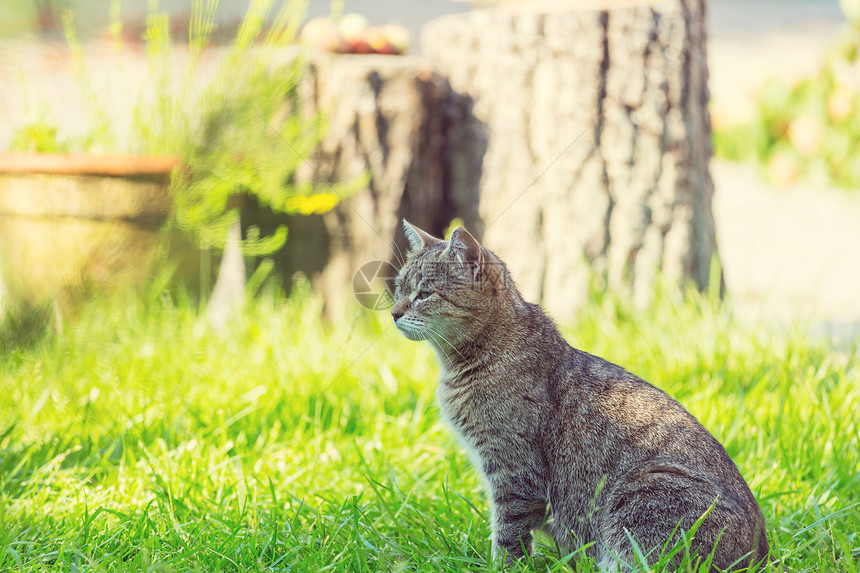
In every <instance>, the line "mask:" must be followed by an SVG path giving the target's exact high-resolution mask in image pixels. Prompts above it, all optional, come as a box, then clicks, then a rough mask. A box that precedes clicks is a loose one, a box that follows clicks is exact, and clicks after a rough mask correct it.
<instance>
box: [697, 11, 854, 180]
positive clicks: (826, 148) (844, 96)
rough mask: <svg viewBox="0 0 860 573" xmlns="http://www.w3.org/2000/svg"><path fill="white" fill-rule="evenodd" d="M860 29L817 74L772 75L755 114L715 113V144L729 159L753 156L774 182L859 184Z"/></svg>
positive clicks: (848, 32)
mask: <svg viewBox="0 0 860 573" xmlns="http://www.w3.org/2000/svg"><path fill="white" fill-rule="evenodd" d="M858 45H860V28H856V27H847V28H846V29H845V30H844V38H843V39H842V40H841V42H840V43H839V44H838V45H837V46H836V47H835V48H834V49H833V50H832V51H831V52H830V53H829V54H828V56H827V59H826V61H825V62H824V63H823V65H822V68H821V70H820V71H819V73H818V74H817V75H815V76H813V77H809V78H805V79H802V80H800V81H797V82H795V83H794V84H791V85H789V84H788V83H786V82H784V81H781V80H778V79H770V80H768V81H767V82H765V84H764V85H763V87H762V88H761V90H760V91H759V93H758V97H757V100H756V102H755V104H754V106H753V110H752V113H751V117H749V118H747V119H746V120H744V121H741V122H735V123H729V124H726V122H723V121H719V118H715V130H714V149H715V153H716V155H717V156H720V157H725V158H728V159H736V160H739V159H754V160H756V161H758V162H759V163H760V164H761V165H763V166H764V167H765V168H766V174H767V176H768V178H769V179H770V180H771V181H774V182H775V183H778V184H791V183H793V182H794V181H796V180H798V179H799V178H800V177H806V178H807V179H810V180H813V181H817V182H820V183H832V184H835V185H839V186H841V187H845V188H847V189H857V188H860V113H857V112H858V110H860V56H858Z"/></svg>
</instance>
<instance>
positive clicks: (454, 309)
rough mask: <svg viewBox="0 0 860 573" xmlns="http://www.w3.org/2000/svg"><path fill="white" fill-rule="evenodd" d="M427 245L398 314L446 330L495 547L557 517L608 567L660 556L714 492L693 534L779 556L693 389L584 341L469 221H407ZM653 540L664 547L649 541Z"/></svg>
mask: <svg viewBox="0 0 860 573" xmlns="http://www.w3.org/2000/svg"><path fill="white" fill-rule="evenodd" d="M404 228H405V231H406V235H407V238H408V239H409V242H410V245H411V247H412V249H411V251H410V254H409V258H408V261H407V262H406V264H405V265H404V267H403V268H402V269H401V271H400V274H399V276H398V278H397V288H396V293H395V306H394V308H393V310H392V316H393V317H394V319H395V324H396V325H397V327H398V329H399V330H400V331H401V332H402V333H403V334H404V335H405V336H406V337H407V338H409V339H411V340H427V341H428V342H430V343H431V345H432V346H433V348H434V349H435V350H436V353H437V355H438V357H439V360H440V363H441V366H442V376H441V381H440V384H439V387H438V392H437V398H438V401H439V406H440V409H441V412H442V415H443V416H444V418H445V419H446V420H447V421H448V422H449V423H450V425H451V427H452V428H453V429H454V431H455V432H456V433H457V435H458V436H459V438H460V439H461V441H462V443H463V444H465V446H466V449H467V450H468V452H469V455H470V457H471V459H472V461H473V463H474V465H475V466H476V467H477V468H478V469H479V470H480V472H481V474H482V475H483V478H484V481H485V483H486V487H487V490H488V494H489V498H490V500H491V515H492V521H491V527H492V542H493V552H494V555H505V556H506V559H507V561H508V562H510V561H512V560H514V559H517V558H519V557H521V556H523V553H524V551H530V549H531V543H532V531H533V530H535V529H538V528H543V529H544V530H545V531H547V532H548V533H549V534H551V535H552V536H553V537H554V538H555V540H556V542H557V543H558V545H559V547H560V548H561V549H562V550H563V551H572V550H574V549H576V548H578V547H580V546H582V545H584V544H588V543H591V544H592V545H591V546H590V548H589V549H588V550H587V552H588V554H589V555H590V556H591V557H593V558H594V559H595V560H596V561H597V562H598V564H599V565H600V567H601V568H602V569H604V570H615V569H621V570H627V569H628V566H627V565H628V564H629V565H634V566H635V564H636V563H637V560H636V557H635V554H634V552H633V549H632V544H631V543H630V541H629V538H628V535H627V532H629V533H630V534H631V535H633V537H634V538H635V539H636V541H637V543H638V545H639V547H640V548H642V550H643V551H645V552H646V553H647V554H648V560H649V562H651V563H653V562H655V561H656V560H657V559H658V558H659V553H660V550H661V549H662V548H663V547H664V545H665V543H666V541H667V540H668V539H669V538H670V537H672V536H673V532H674V535H676V536H677V535H678V532H677V529H678V528H677V526H678V525H679V524H680V528H679V529H680V530H687V529H689V528H690V527H691V526H692V525H693V523H694V522H695V521H696V520H697V519H698V518H699V517H700V516H702V515H703V514H705V512H707V511H708V509H709V508H710V507H711V505H712V504H713V505H714V507H713V508H712V509H711V511H710V513H709V514H708V516H707V518H706V519H705V520H704V522H703V523H702V525H701V526H700V527H699V529H698V531H697V532H696V534H695V537H694V540H693V547H694V549H695V550H696V551H698V553H699V554H701V555H707V554H709V553H710V552H711V551H712V550H713V549H714V546H715V544H716V550H715V552H714V560H713V564H714V565H716V566H718V567H720V568H727V567H729V566H731V565H733V564H737V566H740V565H746V564H748V563H749V561H750V560H756V561H757V560H760V559H764V558H765V557H766V556H767V554H768V543H767V539H766V537H765V526H764V519H763V517H762V515H761V512H760V510H759V507H758V504H757V502H756V500H755V498H754V497H753V494H752V493H751V491H750V489H749V487H748V486H747V484H746V482H744V479H743V478H742V477H741V475H740V473H739V472H738V469H737V467H736V466H735V464H734V463H733V462H732V460H731V459H730V458H729V456H728V454H726V451H725V449H724V448H723V447H722V445H720V443H719V442H717V440H715V439H714V438H713V437H712V436H711V435H710V434H709V433H708V431H707V430H706V429H705V428H704V427H703V426H702V425H701V424H700V423H699V422H698V420H696V418H694V417H693V416H692V415H691V414H690V413H689V412H687V411H686V410H685V409H684V408H683V407H682V406H681V405H680V404H679V403H678V402H677V401H675V400H674V399H672V398H671V397H670V396H668V395H667V394H666V393H664V392H662V391H661V390H659V389H657V388H655V387H654V386H651V385H650V384H648V383H647V382H644V381H643V380H641V379H639V378H637V377H636V376H634V375H632V374H630V373H628V372H626V371H625V370H623V369H622V368H620V367H619V366H616V365H614V364H611V363H609V362H607V361H605V360H603V359H601V358H598V357H595V356H592V355H590V354H587V353H585V352H582V351H580V350H577V349H575V348H572V347H571V346H569V345H568V344H567V343H566V342H565V340H564V339H563V338H562V336H561V335H560V334H559V332H558V329H557V328H556V327H555V325H554V324H553V322H552V320H551V319H549V318H548V317H547V316H546V314H544V312H543V311H542V310H541V309H540V307H538V306H537V305H534V304H530V303H527V302H525V301H524V300H523V298H522V297H521V296H520V293H519V292H518V291H517V289H516V287H515V286H514V284H513V282H512V281H511V279H510V276H509V274H508V271H507V269H506V268H505V266H504V264H503V263H502V262H501V261H500V260H499V259H498V257H496V256H495V255H494V254H493V253H492V252H491V251H489V250H487V249H485V248H483V247H482V246H481V245H479V244H478V242H477V241H476V240H475V239H474V238H473V237H472V236H471V235H469V233H468V232H466V231H465V230H463V229H456V230H455V231H454V233H453V234H452V237H451V240H450V241H442V240H440V239H436V238H434V237H431V236H430V235H428V234H427V233H425V232H424V231H421V230H420V229H417V228H414V227H412V226H411V225H409V224H408V223H406V222H405V221H404ZM648 552H650V553H648Z"/></svg>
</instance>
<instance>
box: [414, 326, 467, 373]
mask: <svg viewBox="0 0 860 573" xmlns="http://www.w3.org/2000/svg"><path fill="white" fill-rule="evenodd" d="M424 328H426V329H427V330H429V331H430V332H431V333H432V334H434V335H436V336H438V337H439V338H441V339H442V340H443V341H444V342H445V344H447V345H448V346H450V347H451V350H453V351H454V352H456V353H457V354H459V355H460V358H462V359H463V360H466V357H465V356H463V353H462V352H460V351H459V350H457V348H456V347H455V346H454V345H453V344H451V342H450V341H449V340H448V339H447V338H445V337H444V336H443V335H442V333H441V332H439V331H438V330H437V329H435V328H433V327H432V326H430V325H429V324H427V323H424ZM452 364H453V362H452Z"/></svg>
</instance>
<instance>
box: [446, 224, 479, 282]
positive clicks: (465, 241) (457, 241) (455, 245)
mask: <svg viewBox="0 0 860 573" xmlns="http://www.w3.org/2000/svg"><path fill="white" fill-rule="evenodd" d="M448 249H449V250H450V251H451V253H452V254H453V255H454V257H455V258H456V259H457V261H459V262H460V263H461V264H464V265H467V266H470V267H473V269H474V271H475V276H476V277H477V276H478V273H479V272H481V269H482V268H483V267H484V251H483V250H481V245H480V243H478V241H477V239H475V237H473V236H472V235H471V234H470V233H469V231H467V230H466V229H464V228H463V227H457V228H456V229H454V231H453V232H452V233H451V241H450V243H449V245H448Z"/></svg>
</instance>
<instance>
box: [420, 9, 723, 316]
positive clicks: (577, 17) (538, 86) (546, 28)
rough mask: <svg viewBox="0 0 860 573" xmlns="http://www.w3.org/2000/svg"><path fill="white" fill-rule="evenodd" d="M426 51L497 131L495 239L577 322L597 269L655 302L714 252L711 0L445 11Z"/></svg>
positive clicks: (493, 146)
mask: <svg viewBox="0 0 860 573" xmlns="http://www.w3.org/2000/svg"><path fill="white" fill-rule="evenodd" d="M422 44H423V49H424V51H425V53H426V54H427V56H428V57H429V59H430V61H431V62H432V64H433V65H434V69H436V70H437V71H438V72H439V73H441V74H442V75H445V76H447V77H448V79H449V81H450V83H451V87H452V89H453V90H455V91H456V92H460V93H461V94H464V95H465V96H468V97H470V98H472V99H473V100H474V109H473V111H474V118H473V119H472V120H471V121H473V122H474V123H475V124H476V125H477V126H478V127H480V128H483V129H485V130H486V133H487V141H486V145H487V148H486V153H485V155H484V156H483V168H482V176H481V179H480V183H479V201H480V216H481V219H482V222H483V228H480V227H479V228H477V229H474V230H475V231H476V232H477V233H479V234H481V235H483V237H482V238H483V240H484V243H485V244H486V245H487V246H488V247H489V248H490V249H492V250H494V251H495V252H497V253H498V254H499V256H500V257H501V258H502V259H503V260H504V261H506V262H507V263H508V265H509V267H510V268H511V270H512V273H513V276H514V278H515V279H516V280H517V282H518V284H519V285H520V287H521V289H522V290H523V291H524V294H525V295H526V296H527V297H528V298H529V299H531V300H539V301H541V302H542V303H543V304H544V305H545V306H546V307H547V308H548V309H549V310H551V311H552V312H553V314H555V315H556V316H558V317H563V318H565V319H567V318H570V317H571V316H572V315H573V314H574V312H575V311H576V310H577V309H578V308H579V307H580V306H581V305H582V304H583V303H584V301H585V299H586V297H587V295H588V291H589V285H590V282H591V281H592V280H593V278H594V274H593V273H594V272H596V273H597V276H598V277H602V278H603V279H605V282H606V283H608V285H609V286H611V287H614V288H621V289H627V290H630V291H632V293H633V294H634V296H635V297H636V299H638V300H640V301H643V302H644V301H647V300H648V299H649V298H650V296H651V294H652V293H653V289H654V286H655V283H656V281H657V277H658V276H660V274H661V272H662V275H663V276H664V277H668V278H669V279H671V280H673V281H675V282H679V283H683V282H686V281H692V282H693V283H695V284H696V285H697V286H698V287H700V288H702V287H704V286H706V285H707V283H708V279H709V270H710V263H711V259H712V257H713V256H714V254H715V253H716V243H715V238H714V222H713V216H712V213H711V196H712V193H713V184H712V181H711V177H710V173H709V170H708V161H709V159H710V156H711V142H710V117H709V114H708V108H707V105H708V88H707V79H708V69H707V61H706V53H705V6H704V0H669V1H665V2H659V3H658V2H644V1H633V2H624V3H620V2H607V1H604V2H567V1H555V2H540V1H538V2H520V3H511V4H501V5H498V6H494V7H491V8H487V9H477V10H474V11H472V12H469V13H465V14H457V15H452V16H447V17H444V18H440V19H439V20H436V21H434V22H431V23H430V24H429V25H428V26H426V27H425V29H424V33H423V35H422Z"/></svg>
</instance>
